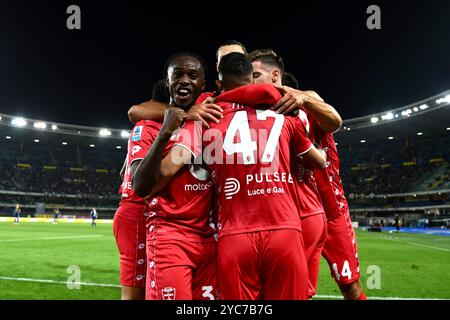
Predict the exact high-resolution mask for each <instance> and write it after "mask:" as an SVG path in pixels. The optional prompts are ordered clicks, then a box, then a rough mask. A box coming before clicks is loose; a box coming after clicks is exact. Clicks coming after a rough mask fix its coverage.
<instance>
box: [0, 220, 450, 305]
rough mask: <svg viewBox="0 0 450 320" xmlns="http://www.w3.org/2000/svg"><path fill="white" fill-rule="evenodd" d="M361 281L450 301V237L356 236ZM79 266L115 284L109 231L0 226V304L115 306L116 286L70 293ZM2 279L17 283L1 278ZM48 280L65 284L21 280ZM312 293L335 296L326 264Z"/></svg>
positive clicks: (388, 291) (372, 292) (90, 276)
mask: <svg viewBox="0 0 450 320" xmlns="http://www.w3.org/2000/svg"><path fill="white" fill-rule="evenodd" d="M357 237H358V247H359V257H360V264H361V282H362V284H363V288H364V290H365V292H366V295H367V296H368V297H369V298H370V297H393V298H437V299H450V237H442V236H432V235H419V234H402V233H400V234H397V233H382V234H376V233H368V232H365V231H360V230H357ZM70 266H77V267H78V268H79V270H80V272H81V274H80V276H81V279H80V281H81V282H84V283H91V284H106V285H118V284H119V254H118V251H117V248H116V244H115V240H114V236H113V234H112V225H107V224H98V226H97V228H93V227H91V226H90V225H89V224H62V223H61V224H57V225H53V224H51V223H25V222H24V223H21V224H19V225H14V224H12V223H0V299H8V300H11V299H12V300H17V299H20V300H35V299H37V300H117V299H120V288H118V287H102V286H98V285H92V286H87V285H82V286H81V288H80V289H72V290H71V289H69V288H68V287H67V285H66V283H65V282H66V281H67V279H68V278H69V277H70V276H71V275H73V273H67V270H68V268H69V267H70ZM369 266H378V267H379V268H380V269H379V270H380V271H381V280H380V282H379V283H380V285H381V288H380V289H376V288H372V289H369V288H368V287H367V284H368V281H367V280H368V279H369V283H372V284H373V283H375V282H373V281H370V277H371V276H373V275H372V274H371V273H368V272H367V270H368V268H369ZM3 278H14V279H16V280H12V279H3ZM17 278H26V279H31V281H34V280H36V279H39V280H51V281H53V282H62V283H38V282H29V281H18V280H17ZM317 294H318V295H319V297H320V296H322V298H326V297H325V296H340V293H339V291H338V288H337V286H336V284H335V283H334V280H332V279H331V277H330V271H329V268H328V265H327V264H326V262H325V261H322V265H321V270H320V277H319V286H318V292H317Z"/></svg>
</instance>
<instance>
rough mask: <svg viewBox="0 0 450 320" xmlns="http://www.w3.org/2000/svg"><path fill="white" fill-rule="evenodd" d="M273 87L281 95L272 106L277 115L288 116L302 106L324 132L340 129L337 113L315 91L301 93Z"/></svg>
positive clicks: (340, 121)
mask: <svg viewBox="0 0 450 320" xmlns="http://www.w3.org/2000/svg"><path fill="white" fill-rule="evenodd" d="M275 87H276V88H277V89H278V90H279V91H280V92H281V94H283V98H282V99H281V100H280V101H278V102H277V103H276V104H275V105H274V106H273V110H275V111H277V113H280V114H284V115H288V114H290V113H291V112H293V111H295V110H298V109H299V108H300V107H302V106H303V107H304V108H306V109H307V110H308V111H309V112H311V114H312V115H313V116H314V118H316V119H317V121H318V122H319V124H320V126H321V127H322V129H323V130H324V131H326V132H336V131H337V130H339V129H340V128H341V126H342V118H341V116H340V115H339V113H338V112H337V111H336V109H335V108H333V107H332V106H331V105H329V104H328V103H326V102H325V101H324V100H323V99H322V98H321V97H320V96H319V95H318V94H317V93H316V92H315V91H301V90H296V89H292V88H290V87H287V86H275Z"/></svg>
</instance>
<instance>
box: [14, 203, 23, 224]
mask: <svg viewBox="0 0 450 320" xmlns="http://www.w3.org/2000/svg"><path fill="white" fill-rule="evenodd" d="M21 212H22V209H21V208H20V205H19V204H18V203H17V204H16V208H15V209H14V224H19V222H20V221H19V220H20V213H21Z"/></svg>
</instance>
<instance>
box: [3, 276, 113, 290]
mask: <svg viewBox="0 0 450 320" xmlns="http://www.w3.org/2000/svg"><path fill="white" fill-rule="evenodd" d="M0 280H9V281H22V282H35V283H51V284H70V285H71V286H75V285H80V286H91V287H111V288H120V286H119V285H117V284H105V283H91V282H67V281H56V280H47V279H30V278H13V277H0Z"/></svg>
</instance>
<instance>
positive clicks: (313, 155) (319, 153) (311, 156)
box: [300, 145, 327, 169]
mask: <svg viewBox="0 0 450 320" xmlns="http://www.w3.org/2000/svg"><path fill="white" fill-rule="evenodd" d="M300 156H301V157H303V158H304V159H305V160H306V161H307V163H308V164H309V165H310V167H311V168H313V169H325V168H326V162H327V154H326V153H325V151H323V150H322V149H320V148H318V147H316V146H314V145H312V147H311V149H309V150H308V151H307V152H306V153H304V154H302V155H300Z"/></svg>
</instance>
